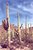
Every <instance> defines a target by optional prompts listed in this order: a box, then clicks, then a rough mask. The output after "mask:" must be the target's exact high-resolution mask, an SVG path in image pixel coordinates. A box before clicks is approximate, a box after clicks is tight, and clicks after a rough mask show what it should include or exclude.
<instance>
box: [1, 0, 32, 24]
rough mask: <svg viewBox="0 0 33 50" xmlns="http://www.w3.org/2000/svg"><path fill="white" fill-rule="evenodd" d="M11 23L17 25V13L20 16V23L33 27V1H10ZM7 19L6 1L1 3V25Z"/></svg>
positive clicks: (3, 0) (2, 0)
mask: <svg viewBox="0 0 33 50" xmlns="http://www.w3.org/2000/svg"><path fill="white" fill-rule="evenodd" d="M8 3H9V16H10V23H12V24H15V25H17V12H18V13H19V16H20V23H21V24H24V23H25V17H27V23H29V24H30V23H31V24H32V25H33V0H8ZM5 18H6V0H1V1H0V25H1V24H2V20H3V19H5Z"/></svg>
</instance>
